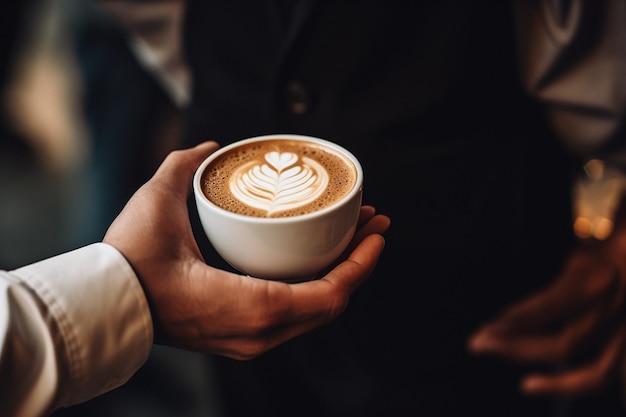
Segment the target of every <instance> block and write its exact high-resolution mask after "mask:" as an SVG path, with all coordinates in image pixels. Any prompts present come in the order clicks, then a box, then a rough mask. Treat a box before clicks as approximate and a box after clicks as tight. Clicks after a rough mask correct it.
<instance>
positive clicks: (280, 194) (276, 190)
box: [202, 139, 356, 217]
mask: <svg viewBox="0 0 626 417" xmlns="http://www.w3.org/2000/svg"><path fill="white" fill-rule="evenodd" d="M355 183H356V169H355V167H354V165H353V163H352V162H351V161H350V160H349V159H347V158H346V157H345V156H343V155H341V154H339V153H338V152H337V151H335V150H334V149H331V148H328V147H326V146H323V145H321V144H317V143H312V142H299V141H293V140H280V139H273V140H267V141H262V142H256V143H251V144H246V145H242V146H241V147H238V148H235V149H233V150H231V151H228V152H226V153H225V154H223V155H220V156H219V157H218V158H217V159H216V160H215V161H213V162H212V163H211V164H210V165H209V166H208V167H207V169H206V171H205V173H204V177H203V181H202V189H203V192H204V194H205V195H206V196H207V198H208V199H209V200H210V201H211V202H213V203H214V204H216V205H217V206H219V207H221V208H223V209H225V210H228V211H231V212H234V213H238V214H244V215H248V216H254V217H290V216H297V215H302V214H307V213H312V212H315V211H318V210H321V209H324V208H325V207H328V206H330V205H332V204H334V203H335V202H337V201H339V200H340V199H341V198H342V197H344V196H345V195H347V194H348V193H349V192H350V191H351V190H352V189H353V188H354V186H355Z"/></svg>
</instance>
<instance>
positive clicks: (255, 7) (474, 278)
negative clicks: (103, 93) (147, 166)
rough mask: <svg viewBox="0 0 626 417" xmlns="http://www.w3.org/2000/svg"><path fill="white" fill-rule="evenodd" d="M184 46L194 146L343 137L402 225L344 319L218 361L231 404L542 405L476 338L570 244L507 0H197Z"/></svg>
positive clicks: (368, 189) (474, 411)
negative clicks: (474, 349)
mask: <svg viewBox="0 0 626 417" xmlns="http://www.w3.org/2000/svg"><path fill="white" fill-rule="evenodd" d="M185 41H186V42H185V47H186V53H187V56H188V59H189V63H190V66H191V68H192V70H193V76H194V84H193V97H192V104H191V108H190V111H189V114H188V120H187V131H186V140H187V144H189V145H191V144H194V143H197V142H199V141H203V140H207V139H212V140H217V141H220V142H221V143H222V144H226V143H229V142H231V141H234V140H236V139H241V138H245V137H248V136H256V135H260V134H268V133H275V132H285V133H302V134H308V135H316V136H320V137H323V138H326V139H330V140H333V141H336V142H338V143H340V144H341V145H343V146H345V147H347V148H348V149H350V150H352V151H353V152H354V153H355V154H356V155H357V157H359V158H360V159H361V161H362V163H363V167H364V172H365V194H364V203H366V204H373V205H374V206H376V207H377V208H378V210H379V211H380V212H382V213H385V214H388V215H389V216H390V217H391V219H392V225H391V229H390V230H389V232H388V233H387V234H386V237H387V246H386V248H385V252H384V253H383V256H382V259H381V260H380V263H379V265H378V267H377V269H376V271H375V273H374V275H373V276H372V277H371V278H370V279H369V281H368V282H367V283H366V284H365V285H363V287H361V288H359V289H358V290H357V292H356V293H355V294H354V296H353V299H352V300H351V305H350V306H349V308H348V311H346V312H345V313H344V315H343V316H341V317H340V318H339V319H337V320H336V321H335V322H334V323H331V324H330V325H329V326H326V327H324V328H321V329H318V330H316V331H314V332H312V333H311V334H308V335H305V336H303V337H300V338H298V339H296V340H293V341H291V342H289V343H287V344H285V345H284V346H281V347H279V348H277V349H275V350H274V351H272V352H269V353H268V354H266V355H263V356H262V357H259V358H258V359H255V360H252V361H249V362H245V363H238V362H235V361H231V360H227V359H217V370H218V376H219V378H220V379H219V381H220V384H221V385H220V386H221V387H223V390H224V407H225V410H227V411H228V413H227V415H228V416H273V417H278V416H323V417H329V416H418V415H420V416H433V415H442V416H460V415H481V416H517V415H519V416H522V415H524V416H527V415H532V416H541V415H551V414H552V412H553V411H554V409H553V405H552V403H551V402H549V401H545V400H538V399H534V400H530V399H525V398H522V397H520V396H519V395H518V389H517V384H518V381H519V380H518V378H519V375H520V374H521V372H522V369H519V368H517V367H513V366H511V365H510V364H504V363H500V362H498V361H495V360H493V359H478V358H475V357H471V356H469V355H468V354H467V353H466V351H465V343H466V338H467V336H468V335H469V334H470V333H471V332H472V331H473V330H474V329H475V328H476V327H477V326H478V325H480V324H481V323H482V322H484V321H485V320H487V319H489V318H490V317H492V316H493V315H495V314H496V313H497V312H498V311H500V309H501V308H503V307H504V306H506V305H507V304H508V303H511V302H512V301H514V300H517V299H519V298H521V297H522V296H523V295H525V294H527V293H528V292H530V291H532V290H535V289H537V288H539V287H540V286H541V285H543V284H545V283H546V282H547V281H548V280H549V279H551V278H552V277H553V276H554V275H555V274H556V272H557V271H558V268H559V265H560V263H561V261H562V259H563V256H564V255H565V253H566V251H567V249H568V248H569V246H570V244H571V242H572V233H571V205H570V183H571V179H572V167H573V162H574V161H573V159H572V156H571V155H570V154H569V153H568V152H566V151H565V150H564V148H563V147H562V145H561V143H560V142H559V141H558V140H557V139H556V138H555V137H554V135H553V134H552V132H551V130H550V129H549V128H548V127H547V125H546V123H545V120H544V119H543V117H542V114H541V112H540V109H539V108H538V105H537V104H536V103H535V102H534V101H533V100H532V99H531V98H530V97H529V96H528V95H527V94H526V93H525V92H524V90H523V88H522V84H521V82H520V74H519V71H518V61H517V47H516V45H517V44H516V39H515V31H514V20H513V17H512V11H511V8H510V4H509V3H508V2H504V1H499V0H495V1H471V2H470V1H427V2H421V1H395V0H391V1H390V0H385V1H376V0H372V1H310V0H302V1H293V2H287V1H274V2H261V1H258V2H248V1H240V0H224V1H193V2H191V3H190V4H189V10H188V20H187V26H186V38H185ZM197 230H198V234H197V236H198V239H199V240H200V241H201V243H202V244H203V251H204V253H205V255H206V257H207V259H208V260H209V263H218V262H219V259H218V257H217V256H216V255H215V254H214V253H212V251H211V249H210V248H209V247H208V245H206V242H205V239H204V238H203V236H202V233H201V232H200V229H199V228H198V229H197ZM223 266H224V267H226V265H223Z"/></svg>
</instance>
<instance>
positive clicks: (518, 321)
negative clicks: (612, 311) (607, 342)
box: [491, 254, 619, 331]
mask: <svg viewBox="0 0 626 417" xmlns="http://www.w3.org/2000/svg"><path fill="white" fill-rule="evenodd" d="M587 255H591V254H585V255H580V254H579V255H575V259H573V260H572V261H571V263H569V266H568V267H567V268H566V269H565V270H564V272H563V273H562V274H561V276H560V277H559V278H558V279H557V280H556V282H555V284H553V285H551V286H549V287H548V288H547V289H545V290H544V291H541V292H538V293H537V294H535V295H533V296H531V297H529V298H527V299H526V300H523V301H521V302H519V303H517V304H515V305H513V306H512V307H510V308H509V309H507V310H506V311H505V312H504V313H502V314H501V316H500V317H498V318H497V319H496V320H495V321H494V322H492V323H491V325H492V326H494V327H499V329H500V331H506V330H507V329H515V331H523V330H527V329H531V330H537V329H541V328H548V327H551V326H554V325H555V324H560V323H561V322H562V321H564V320H567V319H568V318H570V317H572V316H575V315H578V314H580V313H581V312H583V311H585V310H589V309H591V308H593V306H605V305H607V304H609V302H608V301H609V298H611V297H614V296H615V294H618V293H619V292H618V291H615V288H616V285H619V277H618V276H617V275H616V273H615V269H614V267H613V266H611V265H609V264H607V263H605V262H602V263H601V264H598V262H597V259H598V258H597V257H593V259H590V258H589V257H588V256H587Z"/></svg>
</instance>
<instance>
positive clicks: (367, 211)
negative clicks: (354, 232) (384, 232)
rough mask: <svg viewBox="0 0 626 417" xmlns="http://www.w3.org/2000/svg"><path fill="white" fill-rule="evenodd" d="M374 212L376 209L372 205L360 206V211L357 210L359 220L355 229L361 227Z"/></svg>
mask: <svg viewBox="0 0 626 417" xmlns="http://www.w3.org/2000/svg"><path fill="white" fill-rule="evenodd" d="M375 214H376V209H375V208H374V206H361V211H360V212H359V221H358V222H357V226H356V227H357V229H358V228H360V227H362V226H363V225H364V224H365V223H367V222H368V221H369V220H370V219H371V218H372V217H374V215H375Z"/></svg>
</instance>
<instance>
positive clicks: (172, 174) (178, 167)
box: [151, 141, 219, 192]
mask: <svg viewBox="0 0 626 417" xmlns="http://www.w3.org/2000/svg"><path fill="white" fill-rule="evenodd" d="M218 148H219V145H218V144H217V143H216V142H213V141H210V142H203V143H201V144H199V145H197V146H195V147H193V148H189V149H183V150H176V151H173V152H171V153H170V154H169V155H168V156H167V157H166V158H165V160H164V161H163V163H162V164H161V166H159V169H157V171H156V173H155V174H154V176H153V177H152V179H151V181H152V182H153V183H157V184H159V185H160V186H163V187H165V188H168V189H170V190H172V191H174V190H178V191H179V192H180V191H182V190H186V191H187V192H189V184H190V183H191V180H192V179H193V175H194V173H195V171H196V169H198V167H199V166H200V164H201V163H202V161H204V159H205V158H206V157H207V156H209V155H211V154H212V153H213V152H215V151H216V150H217V149H218ZM155 185H156V184H155Z"/></svg>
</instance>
